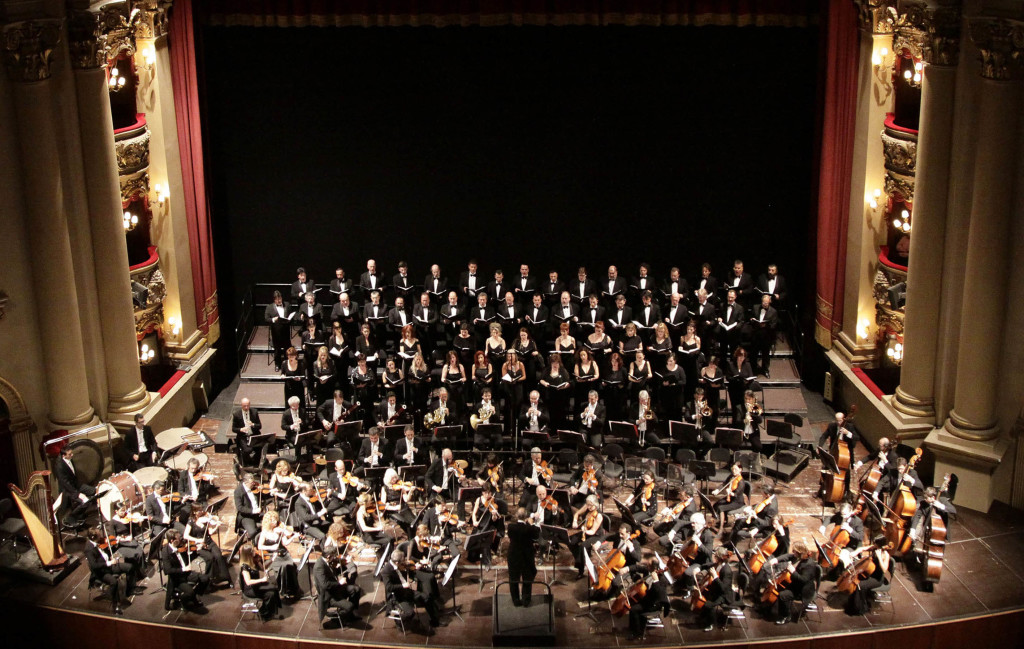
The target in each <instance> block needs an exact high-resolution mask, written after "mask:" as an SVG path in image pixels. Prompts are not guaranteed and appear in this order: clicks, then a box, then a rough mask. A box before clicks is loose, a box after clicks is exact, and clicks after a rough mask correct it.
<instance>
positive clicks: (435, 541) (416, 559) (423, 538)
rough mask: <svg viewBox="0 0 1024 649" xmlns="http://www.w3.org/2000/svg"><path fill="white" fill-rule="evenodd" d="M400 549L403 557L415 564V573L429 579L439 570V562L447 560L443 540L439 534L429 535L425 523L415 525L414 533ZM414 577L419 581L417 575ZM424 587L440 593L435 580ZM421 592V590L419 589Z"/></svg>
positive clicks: (446, 548)
mask: <svg viewBox="0 0 1024 649" xmlns="http://www.w3.org/2000/svg"><path fill="white" fill-rule="evenodd" d="M402 547H403V549H404V550H405V556H407V557H408V558H409V560H410V561H412V562H413V563H414V564H416V570H417V573H419V572H423V573H426V575H429V576H430V577H433V576H434V573H435V572H437V570H438V569H439V568H440V566H441V562H442V561H444V560H445V559H447V558H449V556H448V546H447V545H446V544H445V543H444V539H443V538H442V537H441V536H440V535H439V534H431V533H430V527H429V526H428V525H427V524H426V523H420V524H419V525H417V526H416V533H415V534H414V535H413V536H412V538H410V539H409V540H408V541H407V542H405V543H403V544H402ZM426 575H424V577H423V578H422V579H421V584H420V585H421V587H422V586H423V585H424V584H423V583H422V581H424V580H426ZM416 576H417V579H420V575H419V574H417V575H416ZM426 585H427V586H428V587H431V588H433V589H434V590H436V591H437V592H438V593H439V592H440V589H438V588H437V581H436V579H435V580H434V582H433V583H432V584H431V583H429V581H428V583H427V584H426ZM421 590H423V589H422V588H421Z"/></svg>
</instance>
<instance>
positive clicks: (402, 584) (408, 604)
mask: <svg viewBox="0 0 1024 649" xmlns="http://www.w3.org/2000/svg"><path fill="white" fill-rule="evenodd" d="M410 568H411V565H410V564H409V562H408V561H407V560H406V556H405V552H403V551H401V550H395V551H393V552H392V553H391V557H390V560H389V561H388V562H387V563H385V564H384V566H383V567H382V568H381V570H380V580H381V581H382V582H383V583H384V596H385V597H386V598H387V601H388V602H389V603H393V604H394V605H395V606H397V607H398V608H399V610H400V615H401V617H402V621H403V623H404V624H409V623H411V622H412V619H413V618H414V617H415V615H416V607H417V606H422V607H423V608H424V609H425V610H426V611H427V617H428V618H429V620H430V626H431V627H436V626H440V625H441V620H440V611H439V610H438V608H439V607H438V598H437V597H430V596H428V595H427V594H426V593H423V592H420V591H418V590H413V588H412V585H413V582H411V581H410V580H409V578H408V577H407V576H406V574H405V573H406V572H407V571H408V570H409V569H410Z"/></svg>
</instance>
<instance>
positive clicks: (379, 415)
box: [373, 395, 407, 422]
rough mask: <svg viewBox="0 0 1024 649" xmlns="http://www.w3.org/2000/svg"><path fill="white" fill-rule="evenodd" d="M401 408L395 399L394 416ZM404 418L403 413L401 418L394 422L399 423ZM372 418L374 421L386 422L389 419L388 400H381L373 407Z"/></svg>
mask: <svg viewBox="0 0 1024 649" xmlns="http://www.w3.org/2000/svg"><path fill="white" fill-rule="evenodd" d="M396 396H397V395H396ZM401 407H402V404H400V403H398V402H397V399H396V402H395V414H397V413H398V410H399V408H401ZM406 416H407V415H406V414H405V413H403V414H402V416H401V417H399V418H398V419H397V420H396V422H401V421H402V419H403V418H404V417H406ZM373 417H374V421H387V420H388V419H391V415H390V414H389V413H388V400H387V399H384V400H382V401H381V402H380V403H378V404H377V405H376V406H375V407H374V409H373Z"/></svg>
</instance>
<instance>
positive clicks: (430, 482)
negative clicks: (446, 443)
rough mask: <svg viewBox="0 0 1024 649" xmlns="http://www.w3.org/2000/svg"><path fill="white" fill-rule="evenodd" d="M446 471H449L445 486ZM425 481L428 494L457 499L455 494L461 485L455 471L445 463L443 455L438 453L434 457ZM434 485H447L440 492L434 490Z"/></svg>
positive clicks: (446, 498)
mask: <svg viewBox="0 0 1024 649" xmlns="http://www.w3.org/2000/svg"><path fill="white" fill-rule="evenodd" d="M445 473H448V484H447V486H445V484H444V479H445ZM424 483H425V484H426V488H427V495H434V494H438V495H440V496H442V497H444V499H445V500H446V501H447V500H455V494H456V492H457V489H458V486H459V480H458V478H456V477H455V475H454V473H453V472H452V471H451V470H450V469H449V468H448V467H446V466H445V465H444V462H443V461H442V460H441V456H440V455H438V456H437V457H436V458H434V461H433V462H432V463H431V464H430V467H429V468H428V469H427V475H426V476H425V478H424ZM434 487H445V488H443V489H442V490H441V491H440V492H437V491H434Z"/></svg>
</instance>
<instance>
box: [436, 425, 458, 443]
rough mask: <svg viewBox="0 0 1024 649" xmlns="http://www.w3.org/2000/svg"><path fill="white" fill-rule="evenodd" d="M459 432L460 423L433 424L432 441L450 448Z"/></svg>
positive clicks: (456, 439)
mask: <svg viewBox="0 0 1024 649" xmlns="http://www.w3.org/2000/svg"><path fill="white" fill-rule="evenodd" d="M461 432H462V426H461V425H454V426H452V425H447V426H435V427H434V441H435V442H438V443H441V444H442V445H444V446H447V447H448V448H451V447H452V446H453V445H454V442H457V441H458V439H459V433H461Z"/></svg>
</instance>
